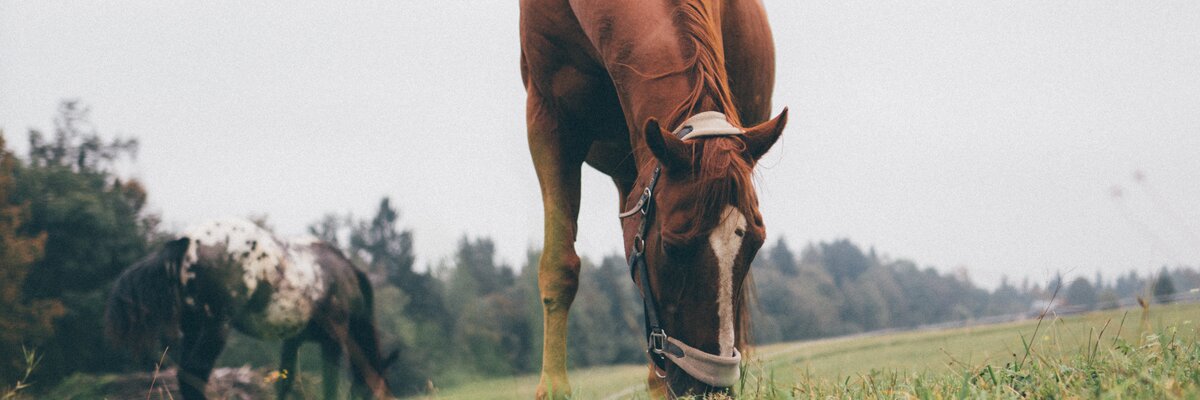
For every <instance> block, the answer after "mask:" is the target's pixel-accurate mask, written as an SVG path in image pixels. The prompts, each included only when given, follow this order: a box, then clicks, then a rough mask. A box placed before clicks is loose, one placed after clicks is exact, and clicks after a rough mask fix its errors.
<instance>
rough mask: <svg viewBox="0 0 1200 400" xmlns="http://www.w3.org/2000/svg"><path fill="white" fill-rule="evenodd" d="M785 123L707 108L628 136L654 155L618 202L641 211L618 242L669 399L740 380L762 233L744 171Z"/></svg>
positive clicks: (654, 123)
mask: <svg viewBox="0 0 1200 400" xmlns="http://www.w3.org/2000/svg"><path fill="white" fill-rule="evenodd" d="M706 120H707V121H706ZM786 122H787V110H786V109H785V110H784V112H783V113H781V114H780V115H779V116H778V117H776V118H775V119H773V120H770V121H767V122H764V123H762V124H760V125H757V126H754V127H751V128H745V129H743V128H737V127H734V126H732V125H731V124H729V123H728V122H727V121H726V119H725V116H724V115H722V114H720V113H715V112H708V113H701V114H697V115H696V116H694V117H692V118H689V119H688V121H685V122H684V124H683V125H682V126H681V127H680V128H679V129H677V130H676V131H675V132H669V131H666V130H664V129H662V128H661V127H660V126H659V123H658V122H657V121H656V120H654V119H650V120H649V121H648V122H647V123H646V126H645V130H644V131H643V132H641V135H634V138H633V140H635V142H634V145H635V146H644V147H645V148H648V149H649V151H650V153H651V154H652V155H653V157H650V158H646V157H643V159H644V160H648V161H649V162H643V164H646V165H642V166H640V168H639V170H640V172H639V176H640V178H639V181H638V183H639V184H640V186H639V187H640V188H644V189H642V190H641V192H634V193H632V195H631V196H634V197H631V198H629V199H627V204H634V202H637V203H638V205H637V206H635V208H637V209H639V210H640V211H641V212H640V213H634V212H633V210H630V211H629V212H626V213H625V214H623V215H622V216H623V217H633V216H635V215H636V214H640V218H639V217H634V218H626V220H625V223H624V234H625V243H626V249H627V254H629V255H630V266H631V268H632V269H633V271H632V273H633V275H634V280H635V281H636V283H637V285H638V287H639V288H640V290H641V291H642V294H643V298H644V299H645V301H646V310H645V311H646V314H647V318H646V324H647V342H648V344H647V347H648V350H647V351H648V353H649V355H650V358H651V361H652V367H653V372H654V373H655V374H656V375H658V377H659V378H662V379H664V380H665V382H664V383H666V386H667V388H668V389H669V391H668V393H669V394H671V395H687V394H705V393H712V392H722V391H727V390H728V388H729V387H731V386H732V385H733V384H734V383H735V382H737V381H738V379H739V377H738V375H739V364H740V359H741V353H740V350H739V348H743V347H744V345H745V343H746V342H747V338H746V337H745V335H747V334H748V325H749V312H750V310H748V309H747V308H746V306H745V304H746V300H747V299H746V298H745V296H743V295H742V293H743V292H744V289H743V288H744V286H745V285H744V283H745V280H746V276H747V275H748V274H749V272H750V263H751V261H752V260H753V259H754V256H755V254H756V253H757V252H758V249H759V248H760V247H761V246H762V244H763V241H764V240H765V237H766V231H765V228H764V225H763V220H762V216H761V214H760V213H759V212H758V200H757V197H756V194H755V189H754V185H753V182H752V178H753V176H752V173H753V168H754V166H755V164H756V163H757V161H758V160H759V158H761V157H762V156H763V154H765V153H766V152H767V150H768V149H770V147H771V146H772V145H773V144H774V143H775V142H776V140H777V139H778V138H779V136H780V134H781V133H782V130H783V127H784V125H785V124H786ZM638 141H641V143H638ZM649 171H653V172H649ZM636 196H641V197H640V198H639V197H636Z"/></svg>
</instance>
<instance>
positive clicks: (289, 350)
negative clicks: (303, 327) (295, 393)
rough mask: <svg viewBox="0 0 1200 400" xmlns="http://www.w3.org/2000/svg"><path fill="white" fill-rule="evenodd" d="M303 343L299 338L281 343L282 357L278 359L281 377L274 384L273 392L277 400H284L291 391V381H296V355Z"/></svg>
mask: <svg viewBox="0 0 1200 400" xmlns="http://www.w3.org/2000/svg"><path fill="white" fill-rule="evenodd" d="M303 343H304V339H302V338H301V337H294V338H290V339H287V340H284V341H283V350H282V355H281V356H280V357H279V370H280V372H281V373H282V374H283V375H282V376H281V377H280V378H279V381H278V382H276V383H275V392H276V394H277V395H278V396H277V397H278V398H279V400H284V399H286V398H287V395H288V393H289V392H291V391H292V381H295V380H296V376H297V374H298V373H299V372H298V371H296V353H298V352H299V351H300V345H301V344H303Z"/></svg>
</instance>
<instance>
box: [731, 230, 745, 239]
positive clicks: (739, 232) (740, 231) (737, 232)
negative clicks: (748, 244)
mask: <svg viewBox="0 0 1200 400" xmlns="http://www.w3.org/2000/svg"><path fill="white" fill-rule="evenodd" d="M733 234H734V235H738V236H739V237H742V236H746V230H744V229H742V228H737V229H734V230H733Z"/></svg>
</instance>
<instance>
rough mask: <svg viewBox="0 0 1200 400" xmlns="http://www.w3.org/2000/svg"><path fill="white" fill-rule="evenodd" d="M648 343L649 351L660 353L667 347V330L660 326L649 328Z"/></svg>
mask: <svg viewBox="0 0 1200 400" xmlns="http://www.w3.org/2000/svg"><path fill="white" fill-rule="evenodd" d="M648 344H649V346H650V352H651V353H654V354H662V353H663V351H665V350H666V349H667V332H666V331H664V330H663V329H662V328H654V329H651V330H650V339H649V343H648Z"/></svg>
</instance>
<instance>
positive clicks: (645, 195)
mask: <svg viewBox="0 0 1200 400" xmlns="http://www.w3.org/2000/svg"><path fill="white" fill-rule="evenodd" d="M650 196H653V192H651V191H650V187H649V186H647V187H646V190H643V191H642V199H641V201H639V203H642V207H641V212H642V215H646V212H647V211H649V210H650Z"/></svg>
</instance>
